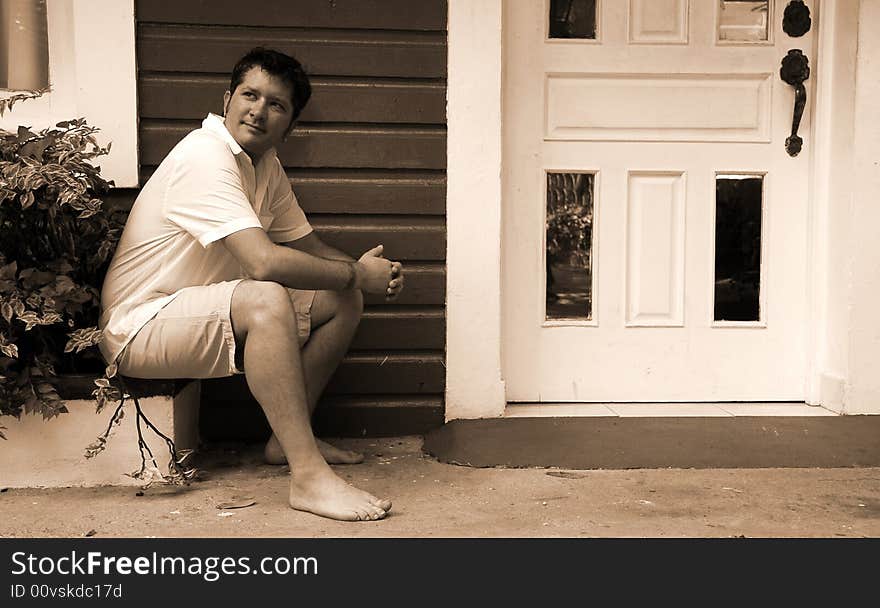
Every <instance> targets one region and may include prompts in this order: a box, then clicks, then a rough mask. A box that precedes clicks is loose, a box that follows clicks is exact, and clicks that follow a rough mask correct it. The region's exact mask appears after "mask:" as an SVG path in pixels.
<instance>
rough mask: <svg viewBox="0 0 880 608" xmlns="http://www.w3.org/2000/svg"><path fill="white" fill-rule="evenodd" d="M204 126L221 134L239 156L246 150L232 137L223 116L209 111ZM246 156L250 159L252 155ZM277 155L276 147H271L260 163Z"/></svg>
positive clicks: (212, 131) (221, 137) (203, 122)
mask: <svg viewBox="0 0 880 608" xmlns="http://www.w3.org/2000/svg"><path fill="white" fill-rule="evenodd" d="M202 128H203V129H205V130H207V131H210V132H211V133H216V134H217V135H219V136H220V139H222V140H223V141H225V142H226V145H227V146H229V149H230V150H232V153H233V154H235V155H236V156H238V155H239V154H241V153H242V152H244V150H242V148H241V146H239V145H238V142H237V141H235V138H234V137H232V134H231V133H230V132H229V129H227V128H226V125H225V124H224V123H223V117H222V116H218V115H217V114H214V113H213V112H209V113H208V116H206V117H205V120H203V121H202ZM244 156H245V158H247V159H248V160H250V156H248V155H247V154H245V155H244ZM274 156H275V148H271V149H269V150H267V151H266V153H265V154H263V156H262V157H261V158H260V163H259V164H262V163H263V161H264V160H266V159H269V158H273V157H274Z"/></svg>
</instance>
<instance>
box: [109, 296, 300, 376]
mask: <svg viewBox="0 0 880 608" xmlns="http://www.w3.org/2000/svg"><path fill="white" fill-rule="evenodd" d="M240 282H241V279H239V280H236V281H225V282H223V283H215V284H213V285H205V286H197V287H187V288H186V289H181V290H180V291H179V292H178V294H177V297H176V298H174V300H172V301H171V302H170V303H169V304H168V305H167V306H166V307H165V308H163V309H162V310H160V311H159V313H158V314H157V315H156V316H155V317H153V318H152V319H151V320H150V321H149V322H148V323H147V324H146V325H144V326H143V327H142V328H141V330H140V331H139V332H138V333H137V334H136V335H135V337H134V338H132V340H131V342H129V343H128V346H126V347H125V349H124V350H123V351H122V353H121V354H120V355H119V358H118V359H117V363H118V365H119V372H120V373H121V374H123V375H125V376H131V377H132V378H221V377H224V376H231V375H233V374H241V373H243V372H242V371H241V370H239V369H238V368H237V367H236V365H235V335H234V334H233V332H232V321H231V319H230V318H229V314H230V308H231V306H232V292H233V291H235V288H236V287H237V286H238V284H239V283H240ZM287 291H288V292H289V293H290V301H291V303H292V304H293V308H294V310H295V311H296V322H297V330H298V335H299V344H300V346H302V345H303V344H305V343H306V341H307V340H308V339H309V333H310V331H311V318H310V316H309V315H310V313H311V308H312V302H313V301H314V299H315V292H314V291H311V290H304V289H288V290H287Z"/></svg>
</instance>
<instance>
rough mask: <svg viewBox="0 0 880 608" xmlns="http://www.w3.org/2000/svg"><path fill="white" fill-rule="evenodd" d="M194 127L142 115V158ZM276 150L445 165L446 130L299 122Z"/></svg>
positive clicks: (151, 159)
mask: <svg viewBox="0 0 880 608" xmlns="http://www.w3.org/2000/svg"><path fill="white" fill-rule="evenodd" d="M198 127H199V123H198V122H194V121H157V120H144V121H143V122H142V123H141V129H140V136H141V163H142V164H144V165H158V164H159V163H160V162H161V161H162V159H164V158H165V156H166V155H167V154H168V152H170V151H171V148H173V147H174V145H175V144H177V142H179V141H180V140H181V139H183V137H184V136H185V135H186V134H187V133H189V132H190V131H192V130H193V129H196V128H198ZM278 156H279V158H280V159H281V162H282V163H283V164H284V166H286V167H287V166H289V167H364V168H385V169H445V168H446V130H445V129H444V128H442V127H436V128H421V129H415V128H401V127H397V128H390V127H369V128H368V127H330V126H322V127H316V126H311V125H308V126H306V125H303V126H300V127H298V128H297V129H295V130H294V132H293V134H292V135H291V136H290V138H289V139H288V140H287V142H286V143H283V144H282V145H281V146H280V147H279V148H278Z"/></svg>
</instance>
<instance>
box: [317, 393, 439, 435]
mask: <svg viewBox="0 0 880 608" xmlns="http://www.w3.org/2000/svg"><path fill="white" fill-rule="evenodd" d="M444 421H445V414H444V407H443V397H442V396H441V395H437V396H431V397H424V398H418V397H410V396H406V397H398V398H396V399H395V397H394V396H390V395H389V396H386V395H381V396H379V397H378V398H375V397H373V396H359V395H358V396H355V395H343V396H339V397H328V398H327V399H324V400H323V401H322V403H321V404H320V405H319V406H318V409H317V410H316V411H315V417H314V421H313V427H314V429H315V432H316V433H317V434H318V435H319V436H324V437H399V436H403V435H424V434H425V433H428V432H429V431H432V430H433V429H436V428H440V427H441V426H443V423H444Z"/></svg>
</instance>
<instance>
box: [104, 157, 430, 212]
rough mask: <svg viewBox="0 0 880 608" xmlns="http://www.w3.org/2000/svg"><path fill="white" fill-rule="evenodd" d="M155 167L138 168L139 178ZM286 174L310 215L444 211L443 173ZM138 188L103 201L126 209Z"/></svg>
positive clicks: (144, 179)
mask: <svg viewBox="0 0 880 608" xmlns="http://www.w3.org/2000/svg"><path fill="white" fill-rule="evenodd" d="M154 171H155V167H142V168H141V176H140V179H141V183H144V184H145V183H147V180H148V179H149V178H150V176H151V175H152V174H153V172H154ZM288 175H291V176H292V177H291V180H290V181H291V186H292V187H293V190H294V192H295V193H296V197H297V200H298V201H299V204H300V206H301V207H302V208H303V210H304V211H305V212H306V213H307V214H309V215H311V214H316V213H325V214H328V213H330V214H343V215H344V214H352V215H359V214H373V215H380V214H389V215H437V216H440V215H444V212H445V210H446V177H445V176H444V175H443V174H442V173H416V174H408V173H405V172H396V173H395V172H393V171H374V172H363V171H358V172H345V171H333V172H329V173H313V174H308V173H305V172H304V173H299V172H296V171H290V172H288ZM138 192H139V190H138V189H136V188H118V189H115V190H112V191H111V193H110V194H109V195H108V196H107V197H105V200H106V201H107V203H108V205H111V206H113V207H118V208H121V209H124V210H126V211H127V210H129V209H131V205H132V204H133V203H134V200H135V198H136V197H137V195H138Z"/></svg>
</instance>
